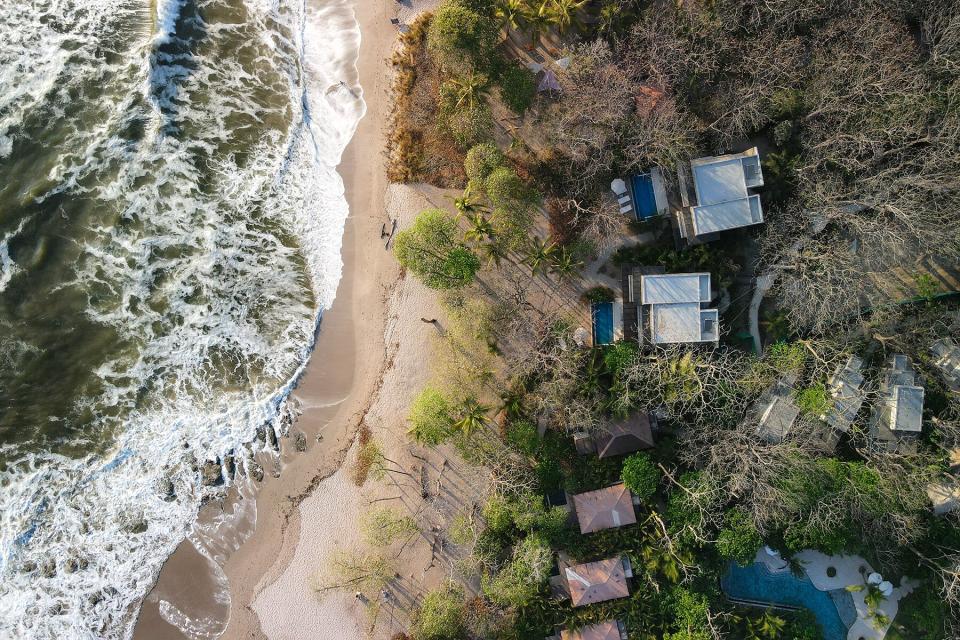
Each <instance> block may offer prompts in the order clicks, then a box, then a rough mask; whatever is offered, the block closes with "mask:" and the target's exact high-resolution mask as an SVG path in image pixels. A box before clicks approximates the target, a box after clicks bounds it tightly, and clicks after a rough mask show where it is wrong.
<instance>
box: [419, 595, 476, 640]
mask: <svg viewBox="0 0 960 640" xmlns="http://www.w3.org/2000/svg"><path fill="white" fill-rule="evenodd" d="M411 630H412V632H413V636H414V638H416V640H458V639H459V638H463V637H464V634H465V632H466V602H465V598H464V592H463V588H462V587H461V586H459V585H458V584H456V583H454V582H452V581H451V582H447V583H445V584H443V585H442V586H440V587H438V588H436V589H434V590H432V591H430V592H428V593H427V594H426V595H425V596H424V597H423V601H422V602H421V603H420V606H419V607H418V608H417V610H416V611H415V612H414V615H413V628H412V629H411Z"/></svg>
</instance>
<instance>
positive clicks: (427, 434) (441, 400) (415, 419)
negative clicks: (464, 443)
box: [407, 387, 453, 445]
mask: <svg viewBox="0 0 960 640" xmlns="http://www.w3.org/2000/svg"><path fill="white" fill-rule="evenodd" d="M407 420H408V421H409V422H410V434H411V435H412V436H413V437H414V438H415V439H416V440H417V442H421V443H423V444H429V445H437V444H440V443H441V442H443V441H444V440H446V439H447V438H449V437H450V436H451V435H453V405H452V404H451V403H450V401H449V400H447V398H446V397H444V395H443V394H442V393H440V392H439V391H437V390H436V389H434V388H432V387H427V388H425V389H424V390H423V391H421V392H420V395H418V396H417V397H416V399H415V400H414V401H413V403H412V404H411V405H410V416H409V417H408V418H407Z"/></svg>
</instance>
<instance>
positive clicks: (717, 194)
mask: <svg viewBox="0 0 960 640" xmlns="http://www.w3.org/2000/svg"><path fill="white" fill-rule="evenodd" d="M690 166H691V169H692V170H693V186H694V190H695V191H696V192H697V206H695V207H693V230H694V232H695V233H696V234H697V235H701V234H706V233H716V232H718V231H726V230H728V229H736V228H738V227H746V226H748V225H752V224H758V223H760V222H763V208H762V207H761V205H760V197H759V196H757V195H751V194H750V192H749V191H748V188H749V187H757V186H762V185H763V174H762V172H761V170H760V157H759V155H758V153H757V149H756V147H754V148H753V149H749V150H747V151H744V152H743V153H737V154H730V155H724V156H708V157H706V158H698V159H696V160H694V161H692V162H691V163H690Z"/></svg>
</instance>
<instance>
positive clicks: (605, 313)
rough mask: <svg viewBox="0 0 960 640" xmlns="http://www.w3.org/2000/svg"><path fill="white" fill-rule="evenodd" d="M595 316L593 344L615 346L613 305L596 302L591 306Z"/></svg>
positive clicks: (592, 314) (592, 313) (591, 312)
mask: <svg viewBox="0 0 960 640" xmlns="http://www.w3.org/2000/svg"><path fill="white" fill-rule="evenodd" d="M590 315H591V316H593V344H613V303H612V302H594V303H593V304H592V305H590Z"/></svg>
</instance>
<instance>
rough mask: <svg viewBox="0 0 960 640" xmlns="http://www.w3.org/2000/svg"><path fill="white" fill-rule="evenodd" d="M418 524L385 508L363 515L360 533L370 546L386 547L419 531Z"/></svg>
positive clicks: (395, 511)
mask: <svg viewBox="0 0 960 640" xmlns="http://www.w3.org/2000/svg"><path fill="white" fill-rule="evenodd" d="M418 530H419V529H418V527H417V522H416V521H415V520H414V519H413V518H411V517H410V516H407V515H404V514H402V513H400V512H399V511H397V510H396V509H391V508H389V507H383V508H379V509H373V510H371V511H367V512H366V513H364V514H363V517H362V518H361V522H360V531H361V532H362V533H363V537H364V540H365V541H366V543H367V544H368V545H371V546H376V547H385V546H389V545H391V544H393V543H394V542H396V541H397V540H402V539H405V538H409V537H410V536H412V535H414V534H415V533H417V531H418Z"/></svg>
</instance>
